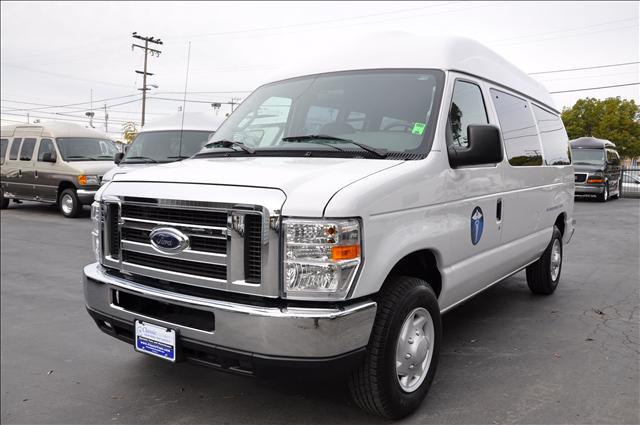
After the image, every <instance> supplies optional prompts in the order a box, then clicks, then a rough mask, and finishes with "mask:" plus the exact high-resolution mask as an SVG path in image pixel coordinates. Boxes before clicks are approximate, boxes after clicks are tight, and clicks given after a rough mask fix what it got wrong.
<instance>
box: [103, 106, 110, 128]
mask: <svg viewBox="0 0 640 425" xmlns="http://www.w3.org/2000/svg"><path fill="white" fill-rule="evenodd" d="M104 132H105V133H107V134H108V133H109V114H108V113H107V104H106V103H105V104H104Z"/></svg>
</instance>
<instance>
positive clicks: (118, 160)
mask: <svg viewBox="0 0 640 425" xmlns="http://www.w3.org/2000/svg"><path fill="white" fill-rule="evenodd" d="M123 158H124V153H123V152H118V153H117V154H115V155H114V156H113V162H115V163H116V164H120V163H121V162H122V159H123Z"/></svg>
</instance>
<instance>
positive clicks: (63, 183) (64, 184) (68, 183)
mask: <svg viewBox="0 0 640 425" xmlns="http://www.w3.org/2000/svg"><path fill="white" fill-rule="evenodd" d="M67 189H74V190H77V189H78V188H77V187H76V185H75V184H73V183H72V182H71V181H69V180H62V181H61V182H60V183H58V192H57V193H56V200H57V201H60V195H61V194H62V192H64V191H65V190H67Z"/></svg>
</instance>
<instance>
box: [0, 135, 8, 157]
mask: <svg viewBox="0 0 640 425" xmlns="http://www.w3.org/2000/svg"><path fill="white" fill-rule="evenodd" d="M7 145H9V139H0V161H4V157H5V155H6V154H7Z"/></svg>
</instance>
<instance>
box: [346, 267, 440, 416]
mask: <svg viewBox="0 0 640 425" xmlns="http://www.w3.org/2000/svg"><path fill="white" fill-rule="evenodd" d="M416 308H423V309H425V310H426V311H427V312H428V313H429V315H430V316H431V320H432V323H433V331H434V334H433V341H432V343H431V346H430V348H431V351H432V357H431V362H430V363H429V366H428V369H426V370H427V373H426V376H425V377H424V380H423V381H422V383H421V384H420V385H419V386H417V387H416V389H415V390H412V392H405V391H404V390H403V389H402V387H401V386H400V383H399V380H398V374H397V371H396V349H397V347H398V337H399V333H400V331H401V329H402V327H403V324H404V322H405V319H407V317H408V315H409V314H410V313H411V312H413V311H414V309H416ZM441 339H442V324H441V320H440V308H439V306H438V299H437V298H436V295H435V293H434V292H433V289H431V287H430V286H429V285H428V284H427V283H426V282H424V281H423V280H421V279H417V278H414V277H406V276H392V277H390V278H388V279H387V281H386V282H385V284H384V286H383V290H382V291H381V293H380V297H379V300H378V312H377V315H376V320H375V322H374V325H373V330H372V331H371V337H370V339H369V345H368V346H367V354H366V357H365V360H364V362H363V363H362V364H361V365H360V367H359V368H358V369H357V370H355V371H354V372H353V374H352V375H351V379H350V381H349V389H350V391H351V396H352V397H353V399H354V401H355V403H356V404H357V405H358V406H359V407H360V408H362V409H363V410H365V411H367V412H369V413H372V414H374V415H379V416H383V417H385V418H388V419H400V418H403V417H405V416H407V415H409V414H411V413H413V412H414V411H415V410H416V409H417V408H418V407H419V406H420V403H422V400H423V399H424V397H425V396H426V395H427V392H428V391H429V387H430V386H431V382H432V381H433V377H434V376H435V373H436V368H437V365H438V357H439V353H440V341H441ZM416 346H418V344H416ZM416 384H417V383H416Z"/></svg>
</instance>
